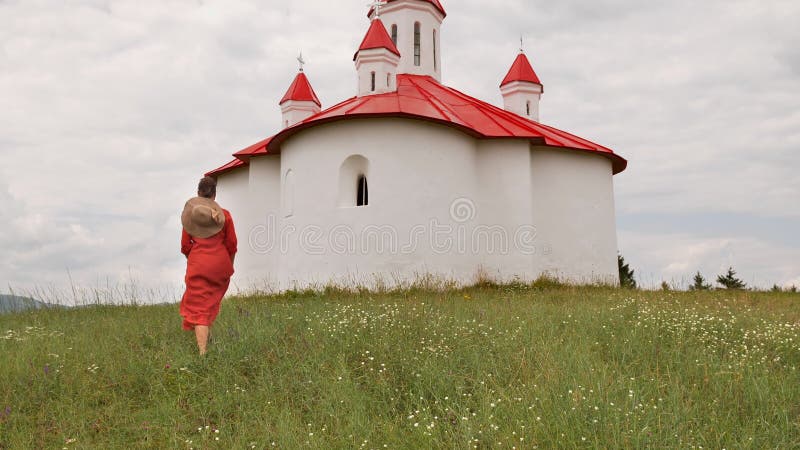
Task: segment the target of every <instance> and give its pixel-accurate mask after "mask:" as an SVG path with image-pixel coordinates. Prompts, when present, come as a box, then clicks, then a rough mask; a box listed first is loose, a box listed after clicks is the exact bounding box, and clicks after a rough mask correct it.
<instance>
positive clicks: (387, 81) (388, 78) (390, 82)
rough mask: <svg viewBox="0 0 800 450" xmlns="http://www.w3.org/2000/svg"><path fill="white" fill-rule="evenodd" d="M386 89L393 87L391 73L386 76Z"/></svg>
mask: <svg viewBox="0 0 800 450" xmlns="http://www.w3.org/2000/svg"><path fill="white" fill-rule="evenodd" d="M386 87H387V88H390V87H392V74H390V73H387V74H386Z"/></svg>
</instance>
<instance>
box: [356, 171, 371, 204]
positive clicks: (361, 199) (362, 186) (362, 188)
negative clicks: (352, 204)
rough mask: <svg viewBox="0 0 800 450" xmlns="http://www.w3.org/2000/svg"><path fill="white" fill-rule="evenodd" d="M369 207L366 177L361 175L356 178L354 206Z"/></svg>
mask: <svg viewBox="0 0 800 450" xmlns="http://www.w3.org/2000/svg"><path fill="white" fill-rule="evenodd" d="M367 205H369V188H368V187H367V177H365V176H364V175H361V176H359V177H358V198H357V199H356V206H367Z"/></svg>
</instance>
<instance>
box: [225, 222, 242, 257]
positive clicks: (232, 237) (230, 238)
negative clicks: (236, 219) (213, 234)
mask: <svg viewBox="0 0 800 450" xmlns="http://www.w3.org/2000/svg"><path fill="white" fill-rule="evenodd" d="M223 211H224V212H225V248H226V249H227V250H228V254H229V255H231V262H233V261H234V260H235V259H236V252H237V250H238V246H239V241H238V239H237V238H236V227H235V226H234V225H233V218H232V217H231V213H230V212H229V211H228V210H227V209H223Z"/></svg>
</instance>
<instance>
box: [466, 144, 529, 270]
mask: <svg viewBox="0 0 800 450" xmlns="http://www.w3.org/2000/svg"><path fill="white" fill-rule="evenodd" d="M477 155H478V158H477V160H476V169H477V182H478V183H477V184H478V187H479V189H478V193H479V195H478V197H477V200H478V202H477V203H476V209H477V215H476V219H475V221H474V225H475V228H473V239H471V240H472V241H473V246H474V247H475V250H477V253H476V257H477V258H478V259H479V263H480V264H481V266H482V267H483V268H484V269H485V270H486V272H487V274H488V275H490V276H492V277H493V278H495V279H497V280H504V281H510V280H511V279H513V278H514V277H519V278H521V279H525V280H534V279H536V278H537V277H538V275H539V273H540V267H539V264H538V259H537V254H536V253H537V247H536V245H537V242H536V230H535V229H534V228H533V226H532V224H531V206H532V205H531V177H530V165H531V162H530V160H531V152H530V144H529V143H528V141H526V140H522V139H492V140H482V141H478V153H477Z"/></svg>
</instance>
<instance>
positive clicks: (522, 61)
mask: <svg viewBox="0 0 800 450" xmlns="http://www.w3.org/2000/svg"><path fill="white" fill-rule="evenodd" d="M520 43H521V42H520ZM514 81H527V82H529V83H535V84H538V85H540V86H541V85H542V82H541V81H539V77H538V76H537V75H536V72H534V71H533V67H532V66H531V62H530V61H528V57H527V56H525V52H524V51H523V49H522V48H520V53H519V55H517V59H516V60H514V64H512V65H511V70H509V71H508V74H507V75H506V77H505V79H503V82H502V83H500V87H503V86H505V85H507V84H508V83H511V82H514Z"/></svg>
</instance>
